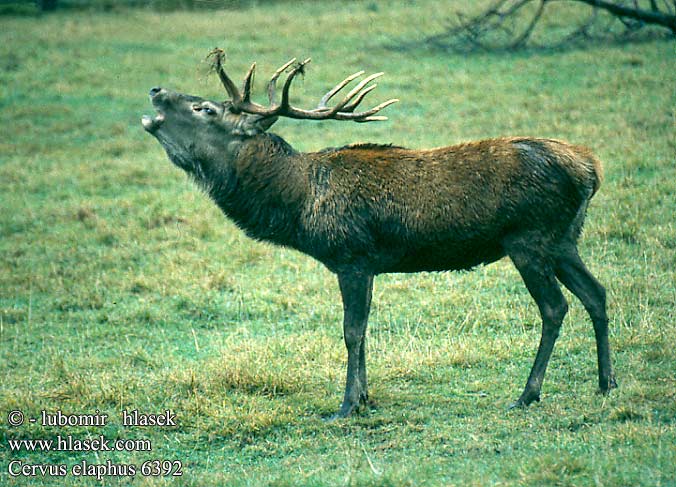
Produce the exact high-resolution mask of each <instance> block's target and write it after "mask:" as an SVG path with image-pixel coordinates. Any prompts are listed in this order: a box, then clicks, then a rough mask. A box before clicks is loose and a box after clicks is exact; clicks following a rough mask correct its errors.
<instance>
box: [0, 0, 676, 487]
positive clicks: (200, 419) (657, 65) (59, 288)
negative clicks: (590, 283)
mask: <svg viewBox="0 0 676 487" xmlns="http://www.w3.org/2000/svg"><path fill="white" fill-rule="evenodd" d="M438 5H439V4H438V3H437V2H432V1H426V0H425V1H423V0H421V1H416V2H408V1H403V0H402V1H396V2H354V3H348V4H344V3H342V2H335V3H334V2H328V3H327V2H323V3H319V2H309V3H300V4H289V3H285V4H283V5H282V4H275V5H272V6H268V7H265V8H262V7H260V8H249V9H245V10H241V11H212V12H208V13H205V12H192V13H185V12H173V13H169V14H165V15H160V14H157V13H153V12H151V11H147V10H138V11H135V10H128V11H127V10H121V11H115V12H111V13H93V12H89V13H88V12H77V13H74V12H66V13H59V12H57V13H56V14H52V15H48V16H42V17H40V18H27V17H2V18H0V31H2V32H3V35H2V38H3V42H2V44H1V45H0V117H1V118H0V126H1V127H2V134H3V136H2V137H1V138H0V195H1V196H0V384H1V385H0V467H1V470H0V484H1V485H9V486H14V485H28V484H29V483H30V485H128V484H131V485H135V486H161V485H193V486H212V485H213V486H221V485H228V486H239V485H278V486H284V485H325V486H336V485H359V486H362V485H372V486H390V485H392V486H399V485H411V486H421V485H429V486H436V485H458V486H483V485H502V486H522V485H526V486H543V485H557V486H587V485H589V486H592V485H593V486H628V485H632V486H638V485H642V486H670V485H676V467H675V465H676V446H675V445H676V352H675V351H674V337H675V336H676V312H675V311H674V308H675V306H674V303H675V302H676V270H675V269H676V223H675V220H674V215H676V92H675V90H674V86H676V56H675V46H674V43H673V42H668V41H656V40H654V41H648V42H643V43H639V44H633V45H621V46H619V45H617V46H615V45H593V46H589V47H588V49H585V50H569V51H558V52H538V51H530V52H522V53H517V54H504V53H503V54H481V55H476V56H472V57H460V56H455V55H452V54H448V53H443V52H435V51H428V50H425V49H422V48H419V49H407V50H393V49H389V48H387V46H390V45H392V44H393V43H394V42H395V41H396V40H397V39H407V40H410V39H415V38H419V37H421V36H423V35H425V34H429V33H432V32H436V31H438V30H440V29H441V28H442V27H443V25H444V17H445V16H446V15H447V11H448V12H450V11H451V10H452V8H448V9H445V10H440V7H439V6H438ZM552 28H556V25H554V26H553V27H552ZM217 45H218V46H221V47H223V48H225V49H226V51H227V52H228V56H229V57H228V66H229V70H230V72H231V73H232V74H233V76H236V77H240V76H243V74H244V72H245V70H246V69H247V67H248V64H249V63H250V62H252V61H254V60H256V61H257V62H258V72H259V77H258V79H257V88H258V90H259V91H258V93H259V94H262V88H263V86H264V81H265V79H266V77H267V76H268V73H272V71H273V70H274V69H275V68H276V67H277V66H279V65H281V64H282V63H283V62H284V61H286V59H288V58H290V57H292V56H298V57H301V56H312V57H313V62H312V64H311V65H310V67H309V69H308V73H307V75H306V77H305V79H304V81H301V82H300V83H298V85H297V86H296V89H295V92H294V97H295V98H294V103H296V104H298V105H301V106H310V105H311V104H312V103H313V102H315V101H316V99H317V97H318V96H320V95H321V93H323V92H324V90H325V89H326V88H328V87H329V85H330V84H331V83H332V82H336V81H338V80H339V79H342V78H343V77H344V76H345V75H347V74H349V73H351V72H354V71H356V70H358V69H366V70H370V71H379V70H383V71H385V72H386V76H385V77H384V79H383V80H382V82H380V86H379V88H378V90H377V92H376V94H375V95H376V96H375V97H374V99H375V98H379V99H382V100H384V99H387V98H390V97H398V98H401V100H402V101H401V102H400V103H398V104H397V105H394V106H393V107H390V108H388V109H387V110H386V111H387V113H386V114H387V115H389V116H390V121H389V122H386V123H381V124H368V125H361V124H348V123H336V122H321V123H311V122H297V121H286V120H283V121H279V122H278V123H277V125H276V126H275V127H274V131H275V132H276V133H278V134H280V135H282V136H283V137H285V138H286V140H287V141H289V142H290V143H291V144H292V145H294V146H295V147H296V148H297V149H300V150H316V149H321V148H323V147H327V146H338V145H343V144H346V143H350V142H356V141H372V142H383V143H388V142H393V143H397V144H402V145H407V146H410V147H420V148H422V147H431V146H440V145H448V144H452V143H456V142H460V141H463V140H469V139H476V138H484V137H491V136H500V135H517V134H527V135H537V136H546V137H557V138H563V139H568V140H570V141H573V142H576V143H581V144H586V145H589V146H590V147H592V148H593V149H594V150H595V151H596V153H597V154H598V155H599V156H600V157H601V159H602V160H603V161H604V162H605V167H606V180H605V183H604V185H603V187H602V189H601V191H600V193H599V194H598V195H597V196H596V197H595V199H594V201H593V203H592V205H591V208H590V211H589V216H588V223H587V225H586V229H585V233H584V236H583V240H582V243H581V252H582V255H583V256H584V258H585V260H586V261H587V262H588V263H589V266H590V267H591V269H592V270H593V272H594V273H595V274H596V275H597V276H598V278H599V279H600V280H601V281H602V282H603V283H604V284H605V285H606V287H607V288H608V292H609V312H610V315H611V344H612V346H613V352H614V353H613V358H614V361H615V365H616V371H617V376H618V381H619V384H620V388H619V389H618V390H616V391H613V393H612V394H611V395H610V396H609V397H601V396H598V395H597V394H595V389H596V363H595V362H596V357H595V352H594V341H593V333H592V328H591V324H590V322H589V319H588V317H587V315H586V314H585V312H584V310H583V309H582V306H581V305H580V304H579V302H578V301H576V300H574V299H573V298H572V296H570V294H567V296H568V297H569V298H570V302H571V311H570V313H569V315H568V316H567V318H566V321H565V323H564V328H563V331H562V336H561V338H560V340H559V342H558V344H557V348H556V349H555V352H554V356H553V358H552V361H551V364H550V369H549V371H548V375H547V379H546V381H545V385H544V388H543V396H542V402H540V403H537V404H534V405H532V406H531V407H530V408H529V409H527V410H524V411H512V412H507V411H506V407H507V405H508V404H509V403H510V402H511V401H512V400H514V399H515V398H516V397H517V395H518V394H519V392H520V390H521V387H522V386H523V384H524V381H525V379H526V375H527V373H528V370H529V368H530V365H531V363H532V360H533V358H534V354H535V348H536V345H537V341H538V339H539V327H540V325H539V319H538V315H537V309H536V307H535V305H534V304H533V303H532V301H531V299H530V297H529V296H528V295H527V292H526V290H525V287H524V286H523V284H522V283H521V281H520V279H519V277H518V275H517V273H516V271H515V270H514V269H513V267H512V266H511V264H510V263H509V262H507V261H502V262H499V263H497V264H494V265H492V266H489V267H482V268H479V269H477V270H475V271H474V272H471V273H448V274H418V275H410V276H409V275H406V276H403V275H389V276H379V277H378V278H377V279H376V287H375V291H374V304H373V310H372V315H371V320H370V328H369V333H370V334H369V337H370V341H369V342H368V356H369V367H370V380H371V396H372V398H373V400H374V403H375V407H374V408H373V409H372V410H370V411H367V412H365V413H363V414H359V415H357V416H355V417H353V418H350V419H348V420H345V421H338V422H335V423H329V424H327V423H325V422H324V421H323V420H322V418H324V417H325V416H327V415H329V414H330V413H332V412H333V411H335V410H336V408H337V407H338V405H339V401H340V399H341V392H342V387H343V380H344V369H345V362H346V354H345V352H344V347H343V343H342V331H341V327H340V322H341V312H342V307H341V304H340V299H339V293H338V289H337V283H336V282H335V279H334V277H333V276H332V275H331V274H330V273H329V272H328V271H327V270H325V269H324V268H323V267H322V266H321V265H320V264H318V263H316V262H314V261H312V260H311V259H309V258H307V257H304V256H302V255H300V254H298V253H295V252H293V251H290V250H285V249H278V248H273V247H271V246H268V245H264V244H260V243H255V242H253V241H251V240H248V239H247V238H246V237H245V236H244V235H243V234H242V233H241V232H240V231H239V230H237V229H236V228H235V226H234V225H233V224H231V223H230V222H228V221H226V220H225V219H224V218H223V217H222V215H221V214H220V213H219V211H218V210H217V208H215V206H214V205H213V204H212V203H211V202H210V201H208V200H207V198H206V197H205V196H204V195H203V194H202V193H200V192H199V191H198V190H197V189H196V188H195V187H194V186H193V185H192V184H191V183H190V182H189V181H187V179H186V178H185V176H184V175H183V174H182V173H181V172H180V171H179V170H177V169H176V168H174V167H173V166H172V165H171V164H170V163H169V162H168V161H167V160H166V157H165V155H164V153H163V151H162V150H161V148H160V146H159V145H158V144H157V142H156V141H155V140H154V139H153V138H152V137H150V136H148V135H147V134H145V133H144V131H143V130H142V129H141V126H140V116H141V115H142V114H143V113H150V112H151V111H152V109H151V108H150V105H149V103H148V100H147V95H146V93H147V90H148V89H149V88H150V87H152V86H155V85H158V84H161V85H162V86H167V87H171V88H173V89H177V90H180V91H185V92H191V93H195V94H200V95H202V96H207V97H214V98H216V99H222V98H224V96H225V95H224V93H223V90H222V88H220V86H219V83H218V80H217V79H216V77H214V76H213V75H211V76H210V75H208V70H207V64H206V63H204V62H202V61H203V59H204V57H205V55H206V54H207V53H208V52H209V50H210V49H211V48H213V47H214V46H217ZM371 96H373V95H371ZM14 409H20V410H22V411H23V412H24V413H25V414H26V416H27V417H31V416H33V417H35V416H37V415H39V414H40V411H42V410H46V411H56V410H61V411H63V412H64V413H92V412H94V411H95V410H96V409H98V410H100V411H101V412H102V413H106V414H108V415H109V416H110V418H111V419H110V421H109V424H108V425H107V426H105V427H103V428H97V427H70V428H69V427H64V428H47V427H42V426H39V425H36V424H26V425H24V426H21V427H18V428H14V427H10V426H8V424H7V421H6V418H7V414H8V412H9V411H11V410H14ZM123 409H127V410H132V409H138V410H140V411H142V412H146V413H151V412H162V411H164V410H165V409H170V410H171V411H172V412H174V413H175V414H176V416H177V420H178V426H177V427H173V428H158V427H149V428H145V429H143V428H132V427H124V426H122V425H121V422H120V419H119V417H120V412H121V411H122V410H123ZM57 434H61V435H66V434H72V435H74V436H76V437H79V438H86V437H87V436H88V435H89V436H92V437H97V436H98V435H104V436H106V437H108V438H113V439H114V438H124V439H130V438H141V439H149V440H151V442H152V448H153V450H152V452H127V453H122V452H118V453H106V452H100V453H97V454H94V453H92V452H58V453H57V452H50V453H45V452H34V453H27V452H21V453H16V452H11V451H9V446H8V439H16V438H45V439H50V438H55V437H56V435H57ZM155 458H159V459H167V460H180V461H182V462H183V472H184V475H183V477H181V478H177V479H168V478H155V477H148V476H143V475H137V476H136V477H135V478H133V479H130V478H121V479H116V478H114V477H107V478H106V479H105V481H104V482H102V483H101V482H97V481H95V480H94V479H91V478H88V479H79V480H78V481H77V482H76V481H75V480H74V479H73V477H70V476H69V477H68V478H65V479H63V478H62V479H56V478H52V477H44V478H43V477H39V476H38V477H36V478H25V477H11V476H9V475H8V472H7V467H8V465H9V462H11V461H14V460H21V461H23V462H24V463H31V464H47V463H48V464H65V465H67V466H68V467H70V466H72V465H73V464H76V463H79V462H81V461H82V460H86V461H87V462H89V463H95V464H103V463H105V462H106V461H107V460H110V461H111V462H113V463H119V464H130V463H131V464H135V465H140V464H141V463H142V462H143V461H144V460H147V459H155Z"/></svg>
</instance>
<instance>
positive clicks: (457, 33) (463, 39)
mask: <svg viewBox="0 0 676 487" xmlns="http://www.w3.org/2000/svg"><path fill="white" fill-rule="evenodd" d="M554 1H555V0H496V1H494V2H493V3H492V4H491V5H490V6H489V7H488V8H487V9H486V10H484V11H483V12H482V13H480V14H479V15H476V16H474V17H467V16H466V15H464V14H463V13H462V12H457V14H456V16H457V23H456V24H455V25H454V26H451V27H449V28H447V29H446V30H445V31H444V32H441V33H439V34H435V35H433V36H429V37H427V38H426V39H425V43H426V44H428V45H433V46H436V47H440V48H444V49H449V48H450V49H457V50H464V51H467V50H477V49H478V50H496V49H506V50H512V49H519V48H523V47H525V46H526V45H528V44H530V45H532V43H533V41H531V37H532V34H533V32H534V30H536V27H537V25H538V23H539V22H540V20H541V19H542V17H543V15H544V13H545V9H546V6H547V5H549V4H551V3H553V2H554ZM558 1H560V2H561V1H568V2H570V3H572V2H576V3H582V4H585V5H587V6H589V7H591V14H590V16H589V17H588V18H587V19H586V20H585V21H584V22H583V23H582V24H581V25H579V26H578V27H577V28H575V29H574V30H573V32H571V33H570V34H568V35H565V36H563V37H562V38H561V37H559V42H558V43H557V42H556V41H552V40H549V41H548V44H547V45H546V46H542V45H541V46H540V47H559V46H561V45H565V44H567V43H571V42H579V41H581V40H586V39H591V38H595V37H596V38H598V37H599V31H601V32H605V34H606V35H605V36H603V37H605V38H607V37H611V36H612V35H615V36H619V38H626V37H623V36H626V35H628V34H630V33H633V32H635V31H638V30H639V29H642V28H643V27H645V26H648V25H653V26H657V27H664V28H666V29H668V30H669V31H670V32H671V34H673V35H676V0H659V1H658V0H649V1H648V2H644V3H643V5H644V6H641V2H639V0H631V1H621V0H617V1H608V0H558ZM527 6H530V7H532V8H528V9H526V8H525V7H527ZM599 11H603V12H605V14H606V15H604V16H603V18H604V19H615V20H617V21H619V22H620V23H621V24H622V25H623V28H624V32H623V33H617V29H616V28H615V29H613V28H611V26H610V24H608V25H607V26H606V27H603V23H604V22H605V20H603V21H602V20H601V17H600V16H599V15H598V13H599ZM600 25H601V27H599V26H600ZM611 32H612V33H613V34H611Z"/></svg>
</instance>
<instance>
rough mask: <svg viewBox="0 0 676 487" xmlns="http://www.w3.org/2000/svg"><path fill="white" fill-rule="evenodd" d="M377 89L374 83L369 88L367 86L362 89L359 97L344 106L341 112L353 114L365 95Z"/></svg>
mask: <svg viewBox="0 0 676 487" xmlns="http://www.w3.org/2000/svg"><path fill="white" fill-rule="evenodd" d="M377 87H378V85H377V84H375V83H374V84H372V85H371V86H367V87H366V88H364V89H363V90H362V91H361V93H359V95H357V97H356V98H355V99H354V100H353V101H352V102H351V103H348V104H347V105H345V106H344V107H343V109H342V110H341V111H343V112H353V111H354V109H355V108H357V106H358V105H359V104H360V103H361V101H362V100H363V99H364V97H365V96H366V95H368V94H369V93H370V92H372V91H373V90H375V89H376V88H377Z"/></svg>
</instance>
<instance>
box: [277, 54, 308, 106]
mask: <svg viewBox="0 0 676 487" xmlns="http://www.w3.org/2000/svg"><path fill="white" fill-rule="evenodd" d="M310 60H311V59H310V58H307V59H306V60H305V61H302V62H300V63H297V64H296V65H295V66H294V67H293V69H292V70H291V72H290V73H289V75H288V76H287V77H286V81H284V87H283V88H282V101H281V102H280V104H279V107H278V110H279V111H283V110H288V109H289V108H290V105H289V88H290V87H291V82H292V81H293V79H294V78H295V77H296V75H297V74H298V73H301V72H304V70H305V65H306V64H307V63H309V62H310Z"/></svg>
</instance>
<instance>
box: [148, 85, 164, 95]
mask: <svg viewBox="0 0 676 487" xmlns="http://www.w3.org/2000/svg"><path fill="white" fill-rule="evenodd" d="M160 91H162V88H160V87H159V86H156V87H155V88H150V96H155V95H157V94H158V93H159V92H160Z"/></svg>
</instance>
